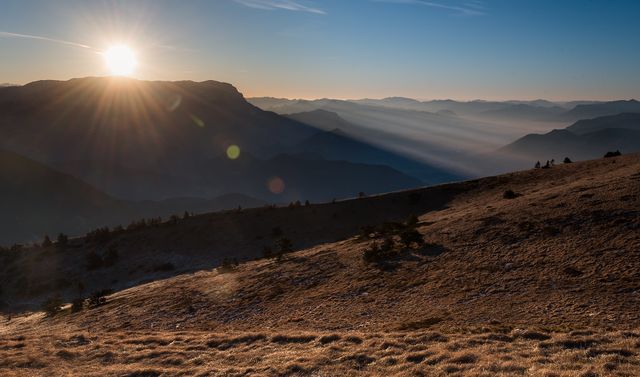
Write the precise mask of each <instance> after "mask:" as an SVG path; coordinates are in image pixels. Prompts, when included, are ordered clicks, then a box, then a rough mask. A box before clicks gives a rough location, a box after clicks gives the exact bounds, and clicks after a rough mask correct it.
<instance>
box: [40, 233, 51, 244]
mask: <svg viewBox="0 0 640 377" xmlns="http://www.w3.org/2000/svg"><path fill="white" fill-rule="evenodd" d="M51 245H53V242H51V238H49V236H48V235H46V234H45V236H44V240H42V247H50V246H51Z"/></svg>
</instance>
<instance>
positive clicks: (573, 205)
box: [0, 155, 640, 377]
mask: <svg viewBox="0 0 640 377" xmlns="http://www.w3.org/2000/svg"><path fill="white" fill-rule="evenodd" d="M509 189H510V190H513V191H514V192H515V193H517V194H520V195H516V196H510V198H504V195H503V194H504V192H505V191H506V190H509ZM415 193H418V194H420V198H421V199H419V200H418V204H416V201H415V196H413V197H412V199H411V200H409V197H408V196H409V195H410V194H415ZM394 205H397V207H398V208H399V209H397V210H395V211H394V210H393V208H394ZM334 206H335V207H334ZM411 209H414V210H415V209H420V212H419V214H421V216H419V223H418V229H419V231H420V232H421V234H422V235H423V237H424V239H425V241H426V245H425V246H424V247H420V248H418V247H415V248H413V249H408V250H399V255H398V256H397V257H395V258H393V259H391V260H388V261H387V262H386V263H385V264H384V265H380V266H378V265H375V264H371V263H366V262H364V261H363V258H362V253H363V251H364V250H365V249H366V248H367V247H369V245H370V244H371V242H374V241H372V240H369V239H364V238H363V237H362V236H358V235H356V234H357V228H358V227H359V226H362V225H376V224H380V223H381V222H382V221H385V220H389V219H393V220H396V219H397V218H398V217H400V216H401V215H403V214H406V213H410V211H411ZM313 211H316V212H315V214H316V215H318V216H319V217H318V221H317V223H315V225H313V226H315V228H313V229H304V227H308V226H311V225H310V224H313V222H312V221H311V220H312V218H310V217H309V216H310V215H311V214H313V213H314V212H313ZM359 211H361V213H360V212H359ZM332 213H339V214H340V216H339V218H341V219H342V220H336V222H335V223H332V224H330V225H328V224H327V222H330V221H331V220H330V219H331V218H333V215H332ZM363 214H364V215H363ZM297 215H301V216H302V217H300V218H297V217H296V216H297ZM208 216H211V217H208ZM216 216H217V217H216ZM223 216H224V215H205V216H203V217H201V218H196V219H195V220H193V221H194V223H190V222H188V223H186V224H181V225H179V226H178V227H177V228H176V229H177V230H176V229H173V228H170V231H171V232H174V231H176V232H177V231H179V230H180V229H183V230H185V231H186V232H187V233H186V234H193V235H194V236H197V237H201V238H200V241H202V240H203V239H204V240H208V238H207V237H206V236H199V234H200V233H198V232H204V233H206V232H207V231H209V228H204V225H202V224H207V223H208V222H210V221H213V220H212V219H217V220H215V221H219V222H218V223H216V224H222V223H223V222H224V221H231V220H229V219H227V220H224V217H223ZM227 216H231V218H233V219H235V220H233V221H236V220H237V221H238V222H237V223H233V224H235V226H237V230H238V233H228V234H226V235H217V236H216V237H226V238H228V239H227V241H225V243H223V246H224V247H223V249H224V253H225V254H224V255H233V254H232V250H233V246H234V245H236V246H238V247H244V249H242V250H244V251H246V252H247V253H249V251H248V250H250V249H251V248H250V247H249V246H251V247H254V246H255V245H257V244H259V243H260V242H262V240H257V241H256V240H254V239H253V238H252V239H251V240H250V241H247V240H248V238H247V234H249V233H250V232H249V233H247V232H248V231H247V230H248V229H253V228H251V227H253V226H258V225H257V224H259V223H260V221H267V222H268V223H269V226H267V225H262V228H260V231H259V232H258V233H260V234H262V233H265V234H268V233H269V231H270V226H271V225H272V224H274V223H276V224H279V223H283V222H284V221H285V220H284V219H287V222H286V225H285V226H284V227H285V228H286V229H285V231H286V232H287V233H288V234H291V235H292V238H294V242H295V241H296V240H304V239H305V235H306V236H307V237H308V238H306V241H304V242H306V244H305V249H303V250H299V251H297V252H295V253H293V254H289V255H287V256H286V257H285V258H284V259H283V260H282V261H277V260H274V259H260V260H254V261H248V262H246V263H242V264H240V265H239V266H238V267H236V268H234V269H233V270H232V271H227V272H226V273H222V272H221V271H219V270H216V269H212V268H211V266H208V265H206V266H205V265H202V266H203V267H202V268H201V269H200V270H198V271H192V272H188V273H186V272H185V273H178V272H173V273H170V274H169V275H171V274H175V275H176V276H173V277H171V276H169V275H168V276H164V278H163V279H160V277H162V276H157V275H144V276H146V278H147V279H149V280H152V281H150V282H147V283H145V284H140V283H139V282H138V281H139V280H140V278H141V277H140V275H137V273H132V274H131V276H132V277H131V278H130V280H127V281H126V284H123V285H124V286H129V287H130V288H128V289H123V290H120V291H118V292H116V293H114V294H113V295H110V296H109V297H108V301H107V303H106V305H103V306H99V307H97V308H93V309H85V310H83V311H81V312H79V313H71V312H70V309H69V308H66V309H65V310H64V311H63V312H62V313H60V314H58V315H56V316H54V317H53V318H45V317H44V315H43V314H42V313H39V312H30V311H26V312H23V313H18V314H16V313H14V314H13V315H12V317H11V318H10V319H9V318H8V316H6V315H5V316H3V317H0V375H1V376H5V375H6V376H38V375H47V376H51V375H56V376H57V375H62V376H64V375H70V376H75V375H85V376H91V375H95V376H103V375H107V376H173V375H176V376H177V375H181V376H192V375H195V376H198V375H201V376H206V375H210V376H218V375H221V376H253V375H258V376H260V375H264V376H350V375H380V376H388V375H389V376H393V375H396V376H407V375H408V376H440V375H443V376H444V375H454V376H456V375H459V376H496V375H498V376H500V375H503V376H512V375H525V376H527V375H528V376H548V377H551V376H585V377H587V376H607V375H614V376H635V375H640V366H639V365H640V359H639V356H638V353H640V332H638V329H639V328H640V311H639V310H638V308H639V307H640V156H638V155H632V156H623V157H620V158H615V159H603V160H596V161H590V162H585V163H576V164H571V165H563V166H558V167H554V168H553V169H545V170H531V171H524V172H518V173H514V174H508V175H504V176H499V177H490V178H484V179H481V180H476V181H469V182H464V183H461V184H453V185H445V186H440V187H438V188H427V189H420V190H417V191H414V192H412V193H395V194H390V195H386V196H380V197H372V198H366V199H363V200H355V201H350V202H345V203H336V204H335V205H334V204H325V205H321V206H317V207H315V206H310V207H303V208H297V209H287V208H284V209H277V210H271V211H266V212H260V216H257V215H256V213H253V214H252V213H251V212H248V213H244V214H228V215H227ZM237 216H240V217H237ZM242 216H245V217H244V218H242ZM327 216H328V218H325V217H327ZM242 219H244V220H242ZM274 219H279V220H277V221H276V220H274ZM297 220H300V221H297ZM190 221H191V220H190ZM243 221H244V222H243ZM230 224H231V223H230ZM247 224H249V225H247ZM196 225H197V226H196ZM200 227H203V228H202V229H201V228H200ZM256 229H257V228H256ZM240 230H241V231H240ZM154 232H155V233H154ZM189 232H192V233H189ZM323 232H326V235H323V234H324V233H323ZM140 234H143V235H144V237H143V238H141V239H136V238H135V237H136V235H135V234H128V235H124V236H123V237H124V239H120V240H119V241H120V242H124V244H125V245H128V246H127V247H129V248H131V247H133V246H132V245H140V247H142V248H144V247H147V246H148V245H152V246H153V247H152V248H151V249H154V250H158V252H160V253H165V252H166V253H168V250H169V249H173V248H175V247H177V246H176V245H178V244H179V242H178V241H171V242H168V243H167V245H168V246H167V248H166V249H162V247H161V246H162V245H161V241H162V240H165V237H166V229H163V228H158V229H155V230H154V229H150V230H146V231H145V232H143V233H137V236H140ZM252 234H253V233H252ZM234 237H236V238H237V237H240V239H235V238H234ZM242 237H244V238H242ZM183 238H184V237H183ZM337 238H343V239H342V240H339V241H335V239H337ZM180 239H182V238H180ZM76 242H78V244H79V245H81V241H76ZM145 242H147V244H145ZM243 242H245V243H246V244H245V243H243ZM299 242H302V241H299ZM187 244H188V245H189V247H190V248H189V249H188V250H191V251H190V252H191V253H193V257H194V258H195V260H197V261H203V260H204V259H205V257H206V255H207V254H206V253H203V252H202V251H198V252H195V251H193V250H196V249H197V248H200V249H198V250H204V249H205V246H203V245H202V244H199V243H198V242H196V240H191V241H188V242H187ZM145 245H146V246H145ZM196 245H199V246H197V247H196ZM212 245H213V246H210V247H211V248H212V250H215V243H214V244H212ZM242 245H244V246H242ZM247 245H249V246H247ZM81 250H82V249H81V246H79V249H78V250H73V251H71V252H70V253H79V252H80V251H81ZM40 252H41V251H37V250H36V251H34V253H40ZM26 253H29V251H26ZM148 253H149V251H144V252H143V251H141V252H139V253H138V254H135V253H134V254H135V255H136V258H142V256H144V255H147V254H148ZM229 253H231V254H229ZM256 253H257V251H256ZM178 254H179V255H181V256H182V257H184V256H185V255H188V253H187V252H180V253H178ZM216 255H217V254H216ZM25 258H26V259H25V260H28V261H31V262H32V263H36V267H37V263H38V262H37V259H35V258H30V254H26V255H25ZM43 258H44V257H43ZM44 260H46V258H45V259H44ZM140 260H142V259H140ZM152 260H153V263H155V262H156V261H157V259H152ZM186 260H188V259H186ZM126 261H127V259H125V262H126ZM124 266H125V267H126V266H127V264H126V263H125V264H124ZM122 267H123V266H120V268H122ZM205 267H206V268H205ZM108 273H109V270H106V271H101V272H100V273H99V274H96V275H97V276H96V279H98V280H100V279H102V280H101V281H104V279H106V278H107V277H108ZM70 274H73V271H71V272H70ZM71 276H73V275H71ZM82 276H83V278H91V276H90V274H89V276H87V275H85V274H82ZM118 276H119V277H120V279H123V276H124V274H120V275H118ZM63 293H64V291H63ZM34 297H37V296H34ZM30 299H33V297H31V298H30ZM23 304H24V305H27V304H28V303H23Z"/></svg>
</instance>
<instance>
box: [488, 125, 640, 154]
mask: <svg viewBox="0 0 640 377" xmlns="http://www.w3.org/2000/svg"><path fill="white" fill-rule="evenodd" d="M615 150H620V151H621V152H623V153H631V152H637V151H640V113H624V114H618V115H613V116H604V117H598V118H594V119H588V120H581V121H578V122H576V123H574V124H572V125H571V126H569V127H567V128H565V129H561V130H553V131H551V132H548V133H546V134H530V135H526V136H524V137H522V138H520V139H518V140H516V141H515V142H513V143H511V144H509V145H507V146H505V147H503V148H501V149H500V150H499V153H501V154H508V155H514V156H518V157H521V158H527V159H530V160H531V161H534V160H541V161H546V160H550V159H555V160H556V161H562V159H564V157H570V158H571V159H572V160H585V159H591V158H597V157H602V156H603V155H604V154H605V153H606V152H608V151H615Z"/></svg>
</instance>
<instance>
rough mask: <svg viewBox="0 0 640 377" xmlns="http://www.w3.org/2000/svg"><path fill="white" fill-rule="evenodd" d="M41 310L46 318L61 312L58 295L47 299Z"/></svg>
mask: <svg viewBox="0 0 640 377" xmlns="http://www.w3.org/2000/svg"><path fill="white" fill-rule="evenodd" d="M42 310H43V311H44V312H45V314H46V315H47V316H48V317H53V316H54V315H56V314H58V313H60V312H61V311H62V299H61V298H60V296H58V295H56V296H53V297H50V298H48V299H47V300H46V301H45V302H44V303H42Z"/></svg>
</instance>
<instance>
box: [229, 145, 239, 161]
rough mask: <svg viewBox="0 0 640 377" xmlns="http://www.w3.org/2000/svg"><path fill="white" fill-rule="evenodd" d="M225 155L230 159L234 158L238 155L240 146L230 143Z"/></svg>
mask: <svg viewBox="0 0 640 377" xmlns="http://www.w3.org/2000/svg"><path fill="white" fill-rule="evenodd" d="M227 157H229V159H230V160H235V159H236V158H238V157H240V147H239V146H237V145H230V146H229V148H227Z"/></svg>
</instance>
